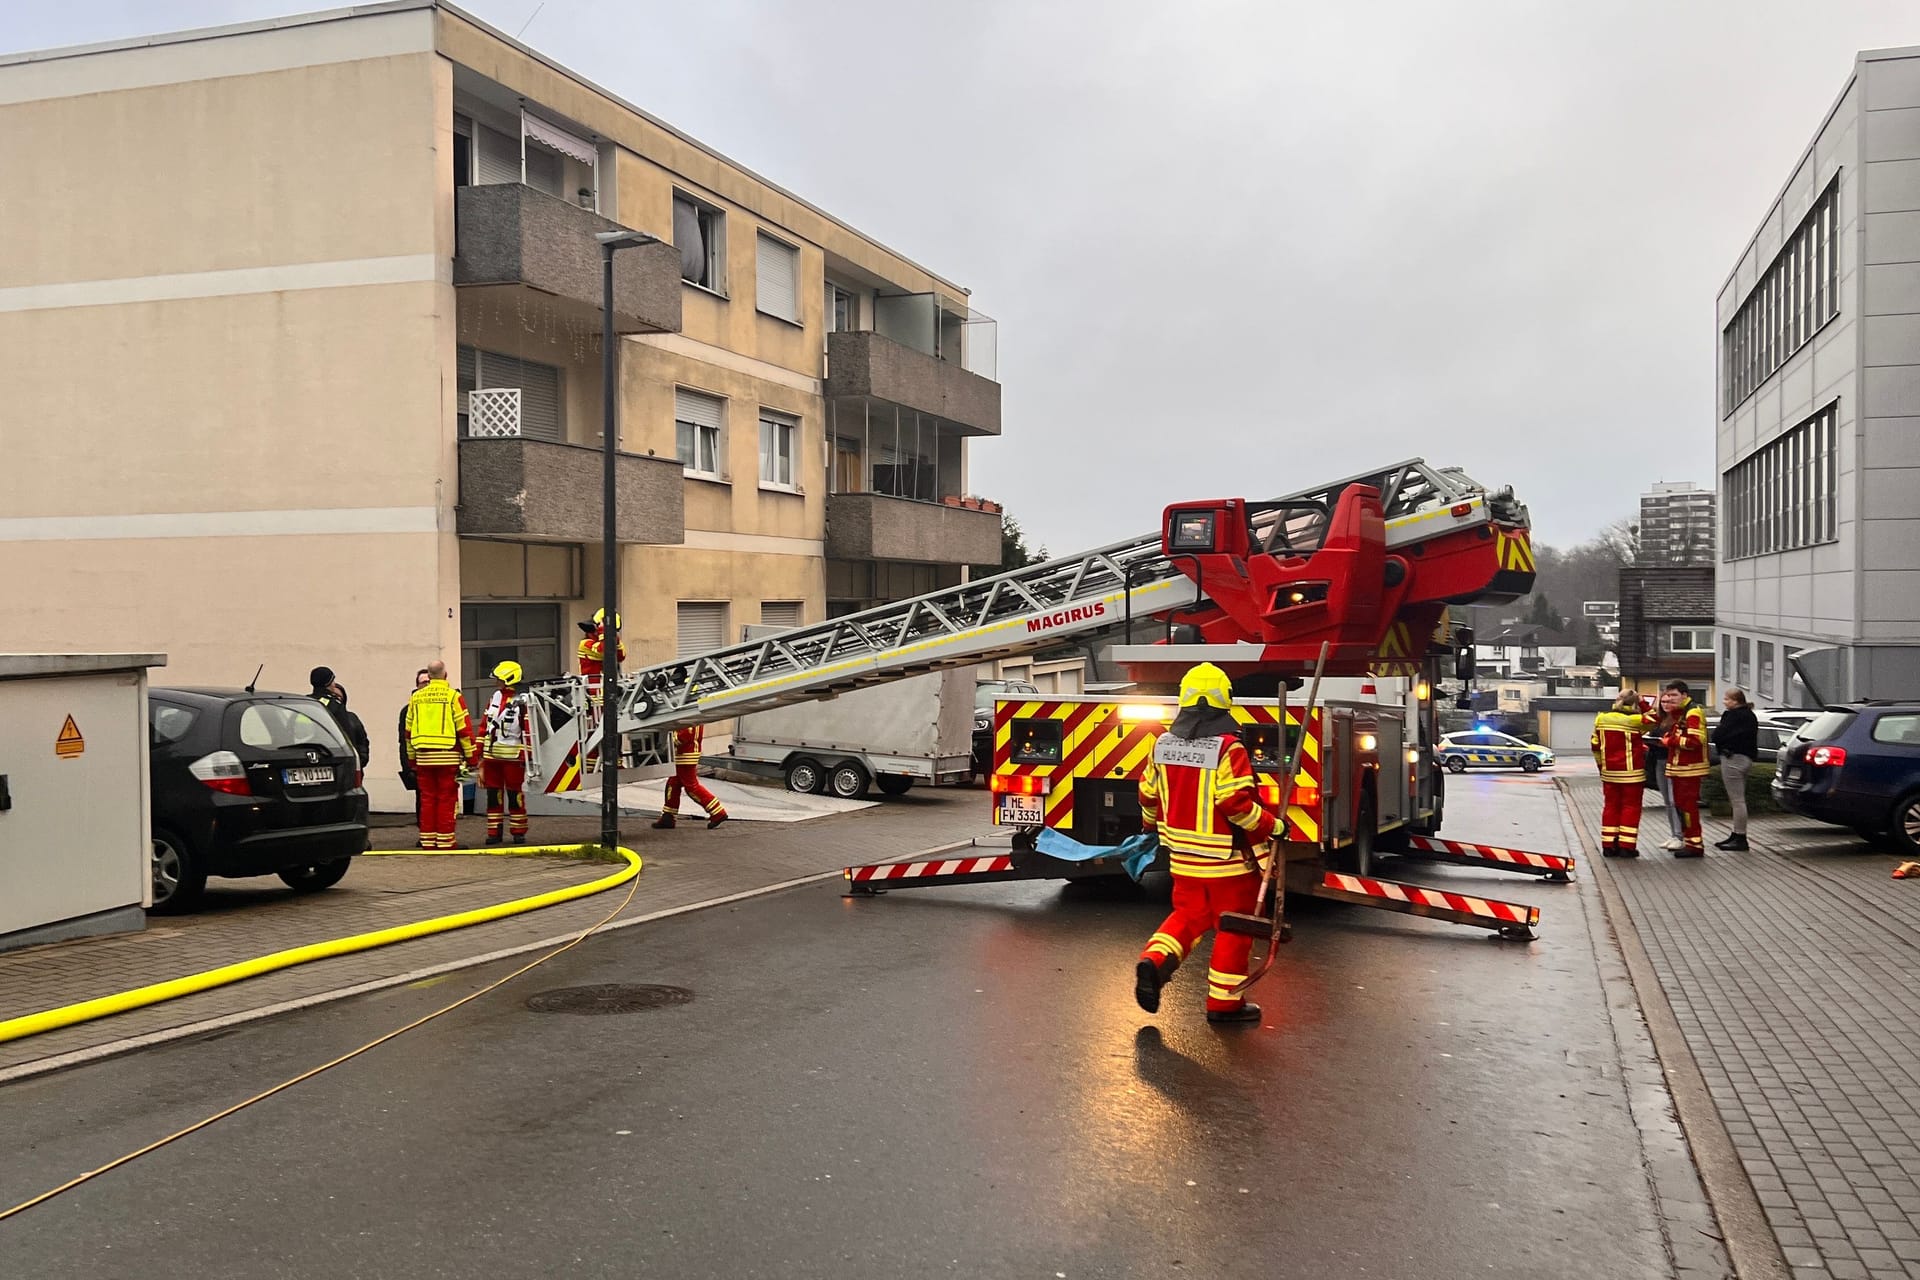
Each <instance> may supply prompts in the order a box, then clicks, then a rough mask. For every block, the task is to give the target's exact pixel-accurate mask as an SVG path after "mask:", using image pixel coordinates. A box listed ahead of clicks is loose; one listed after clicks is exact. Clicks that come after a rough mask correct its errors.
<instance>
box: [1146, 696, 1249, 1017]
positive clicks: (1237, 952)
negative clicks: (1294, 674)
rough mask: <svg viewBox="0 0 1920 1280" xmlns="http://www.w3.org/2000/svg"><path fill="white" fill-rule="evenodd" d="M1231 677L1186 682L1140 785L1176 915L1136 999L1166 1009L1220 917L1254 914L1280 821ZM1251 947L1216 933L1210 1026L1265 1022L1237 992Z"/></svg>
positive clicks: (1163, 931)
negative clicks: (1258, 785) (1250, 748)
mask: <svg viewBox="0 0 1920 1280" xmlns="http://www.w3.org/2000/svg"><path fill="white" fill-rule="evenodd" d="M1232 707H1233V684H1232V682H1231V681H1229V680H1228V679H1227V673H1226V672H1224V671H1222V670H1221V669H1220V668H1219V667H1216V666H1214V665H1213V664H1212V663H1210V662H1209V663H1202V664H1201V665H1199V666H1197V667H1195V668H1193V670H1191V671H1189V672H1187V674H1186V678H1185V679H1183V680H1181V682H1180V711H1179V714H1177V715H1176V716H1174V718H1173V723H1172V724H1170V725H1168V726H1167V731H1166V732H1165V733H1163V734H1161V735H1160V737H1159V739H1158V740H1157V741H1156V742H1155V744H1154V751H1153V759H1152V760H1151V761H1150V762H1149V763H1148V765H1147V769H1146V773H1145V774H1144V775H1143V776H1142V777H1141V779H1140V815H1141V822H1142V825H1143V826H1144V827H1145V828H1146V829H1147V830H1149V831H1155V830H1157V831H1158V832H1159V834H1160V843H1161V844H1162V845H1164V846H1165V847H1166V850H1167V855H1168V858H1169V860H1170V862H1171V864H1172V869H1173V914H1171V915H1169V916H1168V917H1167V918H1166V919H1165V920H1164V921H1162V922H1161V924H1160V928H1159V929H1158V930H1156V931H1155V933H1154V935H1153V937H1151V938H1150V939H1148V940H1147V945H1146V947H1145V949H1144V950H1142V951H1141V953H1140V960H1139V963H1138V964H1136V965H1135V966H1134V988H1133V994H1134V998H1135V999H1136V1000H1138V1001H1139V1002H1140V1007H1141V1008H1142V1009H1145V1010H1146V1011H1147V1012H1148V1013H1157V1012H1159V1010H1160V989H1161V988H1162V987H1164V986H1166V984H1167V982H1168V980H1169V979H1171V978H1172V977H1173V973H1174V970H1175V969H1177V968H1179V967H1180V963H1181V962H1182V961H1183V960H1185V959H1187V958H1188V957H1189V956H1191V955H1192V954H1193V952H1194V948H1195V947H1196V946H1197V945H1198V944H1199V941H1200V939H1201V938H1202V937H1203V936H1204V935H1205V934H1206V933H1207V931H1208V930H1210V929H1215V928H1216V927H1217V926H1218V924H1219V922H1220V916H1221V914H1222V913H1223V912H1229V911H1235V912H1248V913H1252V912H1255V911H1256V910H1257V908H1258V905H1259V904H1258V899H1259V896H1260V877H1261V872H1262V871H1263V870H1264V869H1265V867H1266V864H1267V860H1268V859H1269V858H1270V857H1271V856H1272V852H1271V848H1270V846H1269V843H1268V842H1269V841H1271V840H1272V839H1273V835H1274V831H1275V829H1276V827H1277V825H1278V823H1279V819H1278V818H1277V817H1276V816H1275V814H1274V813H1273V812H1272V811H1271V810H1269V809H1267V808H1266V806H1264V805H1262V804H1261V803H1260V800H1259V794H1258V792H1257V791H1256V789H1255V779H1254V773H1253V760H1252V758H1251V757H1249V756H1248V754H1247V749H1246V747H1245V746H1244V745H1242V743H1241V741H1240V726H1239V723H1238V722H1237V721H1236V720H1235V719H1234V718H1233V714H1232ZM1252 953H1253V942H1252V940H1251V939H1249V938H1246V937H1243V936H1241V935H1238V934H1231V933H1216V934H1215V935H1214V940H1213V955H1212V957H1211V961H1210V967H1209V968H1208V969H1207V1021H1208V1022H1213V1023H1248V1024H1257V1023H1258V1022H1259V1021H1260V1006H1259V1005H1257V1004H1251V1003H1249V1002H1248V1001H1247V1000H1245V999H1244V998H1242V997H1241V996H1239V995H1236V994H1234V992H1233V988H1234V987H1235V986H1236V985H1238V984H1239V983H1241V982H1244V981H1246V978H1247V962H1248V960H1249V959H1250V958H1251V956H1252Z"/></svg>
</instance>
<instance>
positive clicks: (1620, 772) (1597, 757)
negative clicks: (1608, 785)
mask: <svg viewBox="0 0 1920 1280" xmlns="http://www.w3.org/2000/svg"><path fill="white" fill-rule="evenodd" d="M1652 723H1653V717H1652V716H1645V715H1641V714H1640V713H1639V712H1638V711H1602V712H1601V713H1600V714H1599V715H1597V716H1595V717H1594V720H1593V737H1592V739H1591V741H1590V745H1591V746H1592V747H1593V759H1594V763H1596V764H1598V765H1599V766H1600V780H1601V781H1602V782H1632V783H1642V782H1645V781H1646V780H1647V740H1646V738H1645V737H1643V736H1642V735H1643V734H1645V733H1646V731H1647V726H1648V725H1650V724H1652Z"/></svg>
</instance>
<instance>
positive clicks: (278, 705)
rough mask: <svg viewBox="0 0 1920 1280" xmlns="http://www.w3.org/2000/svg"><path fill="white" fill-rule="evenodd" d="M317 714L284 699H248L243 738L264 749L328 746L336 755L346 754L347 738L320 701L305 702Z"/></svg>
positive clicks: (241, 737)
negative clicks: (341, 734) (257, 700)
mask: <svg viewBox="0 0 1920 1280" xmlns="http://www.w3.org/2000/svg"><path fill="white" fill-rule="evenodd" d="M302 705H303V706H308V707H312V708H313V710H314V712H315V713H317V714H312V715H310V714H308V713H307V712H305V711H302V710H300V709H299V707H295V706H291V705H288V704H287V703H283V702H249V703H247V704H246V708H245V710H243V711H241V713H240V741H241V742H242V743H243V744H244V745H246V746H249V747H256V748H259V749H261V750H263V751H285V750H287V749H289V748H291V747H326V748H327V749H328V750H329V751H332V752H334V753H335V754H347V753H348V747H347V740H346V739H345V738H343V737H341V736H340V730H339V729H338V728H337V727H336V726H335V725H334V723H333V717H332V716H330V715H328V714H327V713H326V712H325V711H324V710H322V709H321V707H320V704H319V703H317V702H304V701H303V702H302Z"/></svg>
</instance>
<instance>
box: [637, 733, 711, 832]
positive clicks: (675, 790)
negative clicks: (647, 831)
mask: <svg viewBox="0 0 1920 1280" xmlns="http://www.w3.org/2000/svg"><path fill="white" fill-rule="evenodd" d="M705 736H706V730H705V729H704V728H702V727H701V726H700V725H697V724H690V725H685V726H683V727H681V728H679V729H675V730H674V731H673V776H672V777H671V778H668V779H667V798H666V800H665V802H664V803H663V804H662V805H661V806H660V816H659V817H658V818H656V819H654V822H653V825H654V828H655V830H659V831H671V830H673V827H674V824H675V815H676V814H678V813H679V812H680V793H681V792H682V791H685V792H686V793H687V794H688V795H690V796H692V797H693V798H694V799H695V800H698V801H699V802H700V807H701V808H702V809H705V810H706V811H707V830H709V831H711V830H713V829H714V828H715V827H717V826H719V825H720V824H721V823H723V822H725V821H726V820H727V810H726V807H725V806H724V805H722V804H721V803H720V798H719V797H718V796H716V795H714V794H713V792H711V791H709V790H707V789H706V788H705V787H704V786H702V785H701V784H700V743H701V740H702V739H703V738H704V737H705Z"/></svg>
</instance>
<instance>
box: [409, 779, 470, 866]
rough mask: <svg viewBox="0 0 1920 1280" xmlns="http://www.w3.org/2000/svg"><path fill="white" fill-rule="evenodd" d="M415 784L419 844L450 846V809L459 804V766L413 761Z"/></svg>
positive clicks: (431, 846) (452, 845)
mask: <svg viewBox="0 0 1920 1280" xmlns="http://www.w3.org/2000/svg"><path fill="white" fill-rule="evenodd" d="M413 772H414V777H415V779H416V782H415V785H416V786H417V787H419V789H420V847H421V848H422V849H451V848H453V847H454V831H453V819H454V811H455V810H456V809H457V808H458V807H459V795H460V766H459V765H457V764H417V765H415V766H414V767H413Z"/></svg>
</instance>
